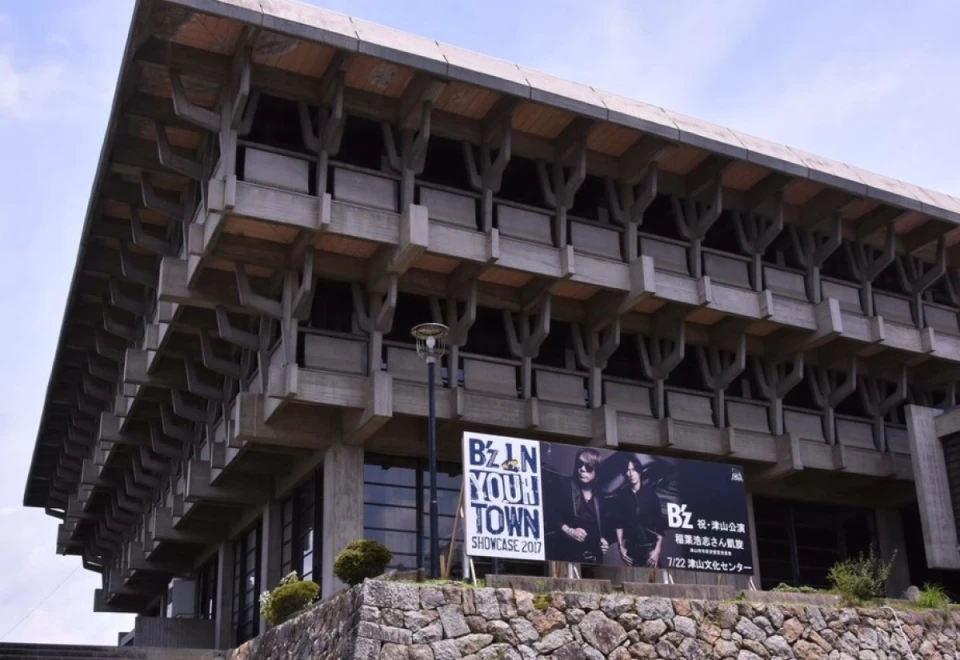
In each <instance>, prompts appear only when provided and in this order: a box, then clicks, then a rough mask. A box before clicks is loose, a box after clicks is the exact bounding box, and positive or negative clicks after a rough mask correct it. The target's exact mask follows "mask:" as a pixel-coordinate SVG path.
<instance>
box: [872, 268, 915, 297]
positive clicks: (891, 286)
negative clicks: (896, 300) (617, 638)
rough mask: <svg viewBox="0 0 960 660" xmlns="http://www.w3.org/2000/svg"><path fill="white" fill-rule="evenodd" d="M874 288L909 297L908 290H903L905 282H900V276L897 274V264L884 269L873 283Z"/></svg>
mask: <svg viewBox="0 0 960 660" xmlns="http://www.w3.org/2000/svg"><path fill="white" fill-rule="evenodd" d="M873 287H874V288H875V289H879V290H881V291H886V292H888V293H896V294H899V295H902V296H905V295H907V292H906V290H905V289H904V288H903V282H902V281H901V280H900V275H899V273H897V264H890V265H889V266H887V267H886V268H884V269H883V270H882V271H881V272H880V274H879V275H877V278H876V279H875V280H874V281H873Z"/></svg>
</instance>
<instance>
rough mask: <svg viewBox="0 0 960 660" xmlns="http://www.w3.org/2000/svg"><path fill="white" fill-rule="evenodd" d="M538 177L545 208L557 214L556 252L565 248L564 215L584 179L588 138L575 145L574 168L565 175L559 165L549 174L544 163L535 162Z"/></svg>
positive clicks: (565, 227) (555, 216)
mask: <svg viewBox="0 0 960 660" xmlns="http://www.w3.org/2000/svg"><path fill="white" fill-rule="evenodd" d="M537 175H538V177H539V179H540V190H541V191H542V192H543V200H544V202H546V205H547V206H549V207H550V208H552V209H553V210H554V211H556V214H555V215H554V221H553V240H554V244H555V245H556V246H557V247H558V248H565V247H567V242H568V226H567V211H568V210H569V209H570V208H571V207H573V198H574V197H575V196H576V194H577V190H579V189H580V185H581V184H582V183H583V180H584V179H585V178H586V176H587V136H586V134H584V135H583V136H582V137H581V138H580V140H579V141H578V142H577V144H576V147H575V151H574V165H573V168H572V169H571V170H570V171H569V172H568V171H567V168H565V167H564V165H563V163H562V162H560V161H555V162H553V163H551V164H550V172H549V173H548V172H547V165H546V163H545V162H544V161H543V160H538V161H537Z"/></svg>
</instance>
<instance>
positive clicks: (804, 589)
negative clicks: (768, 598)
mask: <svg viewBox="0 0 960 660" xmlns="http://www.w3.org/2000/svg"><path fill="white" fill-rule="evenodd" d="M772 591H779V592H784V593H791V594H815V593H817V590H816V589H814V588H813V587H808V586H806V585H800V586H799V587H795V586H793V585H792V584H787V583H785V582H781V583H780V584H778V585H777V586H775V587H774V588H773V589H772Z"/></svg>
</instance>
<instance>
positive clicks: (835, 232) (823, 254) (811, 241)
mask: <svg viewBox="0 0 960 660" xmlns="http://www.w3.org/2000/svg"><path fill="white" fill-rule="evenodd" d="M788 230H789V235H790V244H791V246H792V247H793V253H794V255H796V257H797V261H799V262H800V265H801V266H803V267H804V268H805V269H806V271H807V277H806V284H807V299H808V300H809V301H810V302H812V303H813V304H817V303H819V302H820V301H821V300H823V291H822V290H821V288H820V267H821V266H823V262H825V261H826V260H827V257H829V256H830V255H831V254H833V252H834V250H836V249H837V248H838V247H840V241H841V239H842V237H843V218H842V216H841V215H840V214H839V213H836V214H834V216H833V220H832V222H831V224H830V233H829V234H827V235H826V237H825V238H824V239H823V240H821V239H819V238H818V237H817V235H816V234H815V233H814V232H812V231H807V230H804V229H801V228H799V227H797V226H796V225H790V227H789V228H788Z"/></svg>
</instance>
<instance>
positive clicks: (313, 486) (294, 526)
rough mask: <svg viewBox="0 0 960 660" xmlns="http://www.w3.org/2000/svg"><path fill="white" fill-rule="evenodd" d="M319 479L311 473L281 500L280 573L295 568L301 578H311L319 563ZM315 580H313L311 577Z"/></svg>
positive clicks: (320, 534)
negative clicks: (303, 482)
mask: <svg viewBox="0 0 960 660" xmlns="http://www.w3.org/2000/svg"><path fill="white" fill-rule="evenodd" d="M321 484H322V480H321V479H320V477H319V476H318V477H314V478H313V479H310V480H309V481H307V482H306V483H305V484H303V485H302V486H300V487H299V488H297V489H296V490H295V491H294V492H293V493H291V494H290V496H289V497H288V498H287V499H286V500H284V502H283V508H282V510H281V513H282V522H283V532H282V535H281V539H282V545H281V548H282V549H281V573H282V574H283V575H287V574H288V573H290V572H291V571H296V572H297V575H299V576H300V578H301V579H303V580H314V577H315V576H317V577H319V576H318V575H317V573H318V569H319V567H320V549H319V541H320V540H321V537H322V533H318V530H320V529H322V527H321V525H322V523H321V520H320V518H321V514H322V502H321V500H322V498H323V494H322V491H321V490H320V489H321V488H322V485H321ZM314 581H316V580H314Z"/></svg>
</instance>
